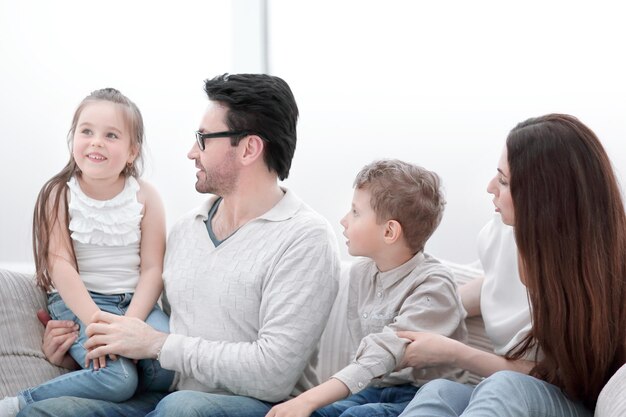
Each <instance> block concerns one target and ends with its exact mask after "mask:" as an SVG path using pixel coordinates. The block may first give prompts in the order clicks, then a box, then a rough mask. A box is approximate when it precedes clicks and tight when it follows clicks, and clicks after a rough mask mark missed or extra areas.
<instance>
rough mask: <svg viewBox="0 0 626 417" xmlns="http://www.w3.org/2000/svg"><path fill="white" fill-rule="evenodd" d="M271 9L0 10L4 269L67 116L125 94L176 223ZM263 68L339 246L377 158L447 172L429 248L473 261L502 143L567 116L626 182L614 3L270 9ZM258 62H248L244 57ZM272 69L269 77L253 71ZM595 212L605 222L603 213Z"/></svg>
mask: <svg viewBox="0 0 626 417" xmlns="http://www.w3.org/2000/svg"><path fill="white" fill-rule="evenodd" d="M259 4H261V5H262V4H263V1H262V0H260V1H259V0H248V1H246V0H237V1H234V2H231V1H228V0H220V1H216V0H213V1H181V2H176V5H175V6H174V5H173V3H171V2H167V3H165V2H163V3H161V2H154V1H147V0H135V1H120V0H114V1H108V2H103V3H96V2H85V1H78V0H72V1H56V2H50V1H45V0H22V1H20V2H14V1H10V0H0V59H1V65H0V145H1V146H2V147H1V148H0V195H1V196H2V197H1V198H2V203H1V206H0V222H1V223H0V232H1V234H0V262H28V261H30V259H31V253H30V251H31V249H30V223H31V221H32V220H31V216H32V207H33V204H34V201H35V198H36V194H37V192H38V191H39V188H40V187H41V185H42V184H43V183H44V182H45V181H46V180H47V179H48V178H50V177H51V176H52V175H53V174H54V173H56V172H58V171H59V170H60V169H61V168H62V166H63V165H64V164H65V163H66V161H67V158H68V150H67V147H66V145H65V139H66V133H67V129H68V128H69V124H70V121H71V118H72V114H73V111H74V109H75V107H76V106H77V105H78V103H79V102H80V100H81V99H82V98H83V97H84V96H86V95H87V94H88V93H89V92H90V91H92V90H94V89H97V88H101V87H107V86H112V87H115V88H118V89H120V90H121V91H122V92H123V93H125V94H126V95H127V96H128V97H130V98H131V99H132V100H133V101H135V102H136V103H137V104H138V106H139V108H140V109H141V111H142V112H143V115H144V119H145V123H146V132H147V142H148V144H149V148H148V161H147V162H148V167H147V170H146V173H145V175H144V177H145V178H146V179H148V180H149V181H151V182H153V183H154V184H155V185H156V186H157V188H158V189H159V190H160V191H161V194H162V197H163V199H164V201H165V205H166V210H167V219H168V227H170V226H171V225H172V224H173V222H174V221H175V220H176V219H177V218H178V217H180V216H181V215H182V214H183V213H184V212H186V211H187V210H189V209H191V208H192V207H193V206H194V205H196V204H197V203H198V202H199V201H200V200H201V199H202V196H200V195H198V194H196V192H195V189H194V186H193V184H194V181H195V177H194V172H195V169H194V167H193V163H192V162H190V161H188V160H187V159H186V153H187V151H188V149H189V148H190V147H191V146H192V145H193V131H194V130H196V128H197V124H198V122H199V119H200V117H201V115H202V112H203V110H204V106H205V103H206V99H205V97H204V93H203V91H202V85H203V84H202V81H203V80H204V79H205V78H209V77H213V76H214V75H217V74H220V73H224V72H247V71H249V72H256V71H260V70H262V68H263V67H262V65H261V64H260V63H259V61H260V59H259V58H258V48H257V47H256V46H255V42H258V41H259V39H261V38H262V36H260V35H259V27H258V25H257V26H255V25H254V24H251V23H250V22H251V20H250V19H254V18H255V17H258V14H259V12H258V7H259ZM268 6H269V8H268V13H267V17H268V44H267V46H268V50H269V60H268V65H269V71H270V73H272V74H275V75H279V76H281V77H282V78H284V79H285V80H286V81H287V82H288V83H289V84H290V85H291V87H292V89H293V91H294V94H295V96H296V100H297V102H298V105H299V107H300V113H301V118H300V122H299V130H298V132H299V139H298V148H297V151H296V156H295V158H294V163H293V167H292V171H291V174H290V178H289V179H288V180H287V181H286V185H287V186H288V187H290V188H292V189H293V190H294V191H295V192H296V193H297V194H298V195H299V196H300V197H301V198H303V199H304V200H305V201H307V202H308V203H309V204H310V205H311V206H312V207H314V208H315V209H316V210H318V211H319V212H320V213H322V214H323V215H324V216H325V217H326V218H327V219H328V220H329V221H330V222H331V224H332V225H333V226H334V227H335V230H336V232H337V236H338V239H339V242H340V247H341V248H342V255H343V256H344V257H347V253H346V251H345V248H344V246H343V238H342V237H341V227H340V226H339V219H340V218H341V217H342V216H343V214H344V213H345V211H347V209H348V207H349V203H350V199H351V194H352V190H351V187H352V181H353V179H354V176H355V174H356V173H357V171H358V170H359V169H360V168H361V167H362V166H363V165H364V164H366V163H368V162H370V161H371V160H373V159H376V158H382V157H393V158H400V159H404V160H408V161H411V162H414V163H417V164H420V165H423V166H425V167H426V168H429V169H431V170H434V171H436V172H438V173H439V174H440V175H441V177H442V179H443V182H444V186H445V189H446V195H447V200H448V205H447V209H446V214H445V215H444V219H443V222H442V224H441V226H440V228H439V230H438V231H437V232H436V234H435V235H434V236H433V238H432V239H431V241H430V243H429V244H428V245H427V250H428V251H429V252H431V253H433V254H435V255H437V256H440V257H442V258H445V259H448V260H451V261H455V262H470V261H472V260H474V259H475V258H476V252H475V238H476V234H477V233H478V231H479V230H480V228H481V227H482V225H483V224H484V223H485V222H486V221H487V220H488V219H489V218H490V217H491V216H492V212H493V208H492V205H491V202H490V196H489V195H488V194H487V193H486V192H485V188H486V183H487V181H488V180H489V179H490V178H491V176H492V175H493V174H494V172H495V166H496V163H497V159H498V157H499V154H500V151H501V149H502V147H503V145H504V140H505V138H506V135H507V133H508V131H509V130H510V129H511V128H512V127H513V126H515V124H517V123H518V122H520V121H522V120H524V119H526V118H528V117H532V116H538V115H541V114H545V113H548V112H564V113H570V114H573V115H575V116H577V117H579V118H580V119H581V120H582V121H583V122H585V123H586V124H588V125H589V126H590V127H591V128H592V129H593V130H594V131H595V132H596V133H597V134H598V136H599V137H600V139H601V140H602V141H603V143H604V144H605V146H606V148H607V151H608V152H609V155H610V157H611V158H612V160H613V163H614V165H615V168H616V170H617V172H618V177H619V178H623V175H624V174H623V171H624V170H625V169H626V168H625V167H626V146H624V144H623V141H624V138H626V82H625V81H624V74H626V58H625V56H626V55H625V52H624V39H626V26H625V25H623V20H624V19H623V14H622V13H621V12H620V10H619V8H618V6H617V2H615V3H609V2H602V1H596V2H572V1H568V2H548V1H541V2H540V1H536V0H532V1H525V2H506V1H474V2H466V1H460V0H459V1H448V2H417V1H409V0H403V1H400V0H399V1H393V2H383V1H367V0H365V1H364V0H358V1H356V0H350V1H337V0H334V1H331V0H317V1H315V2H313V1H310V2H306V1H295V2H294V1H288V0H270V1H269V2H268ZM251 57H252V59H251ZM260 68H261V69H260ZM599 215H601V213H599Z"/></svg>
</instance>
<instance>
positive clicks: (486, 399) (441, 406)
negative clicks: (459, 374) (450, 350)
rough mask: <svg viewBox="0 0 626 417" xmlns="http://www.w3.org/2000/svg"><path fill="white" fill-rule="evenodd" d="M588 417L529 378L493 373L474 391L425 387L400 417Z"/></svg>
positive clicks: (448, 384) (446, 385) (438, 383)
mask: <svg viewBox="0 0 626 417" xmlns="http://www.w3.org/2000/svg"><path fill="white" fill-rule="evenodd" d="M419 416H424V417H444V416H445V417H452V416H454V417H458V416H463V417H470V416H480V417H491V416H493V417H536V416H541V417H591V416H593V411H589V410H588V409H586V408H585V407H584V406H583V405H582V404H581V403H579V402H574V401H571V400H570V399H568V398H567V397H566V396H565V394H564V393H563V392H562V391H561V389H560V388H558V387H556V386H554V385H552V384H548V383H547V382H545V381H542V380H540V379H537V378H534V377H532V376H529V375H525V374H521V373H517V372H512V371H500V372H496V373H495V374H493V375H492V376H490V377H489V378H486V379H484V380H483V381H482V382H481V383H480V384H478V385H477V386H476V387H475V388H474V387H472V386H469V385H462V384H459V383H456V382H452V381H447V380H445V379H438V380H435V381H431V382H429V383H428V384H426V385H424V386H423V387H422V388H421V389H420V390H419V391H418V392H417V395H416V396H415V398H414V399H413V401H411V403H410V404H409V405H408V406H407V407H406V409H405V410H404V412H403V413H402V415H401V417H419Z"/></svg>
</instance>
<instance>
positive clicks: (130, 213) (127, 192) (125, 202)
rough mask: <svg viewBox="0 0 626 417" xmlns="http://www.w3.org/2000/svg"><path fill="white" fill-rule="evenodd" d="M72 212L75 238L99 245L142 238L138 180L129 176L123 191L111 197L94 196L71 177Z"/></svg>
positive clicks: (72, 233) (113, 244)
mask: <svg viewBox="0 0 626 417" xmlns="http://www.w3.org/2000/svg"><path fill="white" fill-rule="evenodd" d="M67 185H68V187H69V189H70V202H69V207H68V209H69V215H70V226H69V228H70V232H71V236H72V239H74V240H77V241H79V242H81V243H87V244H92V245H100V246H126V245H129V244H131V243H135V242H137V241H139V240H140V239H141V229H140V224H141V218H142V217H143V216H142V214H141V210H143V204H141V203H139V202H138V201H137V192H138V191H139V183H138V182H137V180H136V179H135V178H134V177H128V178H127V179H126V183H125V184H124V189H123V190H122V192H121V193H119V194H118V195H116V196H115V197H113V198H112V199H110V200H95V199H93V198H91V197H88V196H87V195H85V193H83V191H82V190H81V189H80V185H79V184H78V180H77V179H76V178H75V177H72V178H71V179H70V180H69V181H68V182H67Z"/></svg>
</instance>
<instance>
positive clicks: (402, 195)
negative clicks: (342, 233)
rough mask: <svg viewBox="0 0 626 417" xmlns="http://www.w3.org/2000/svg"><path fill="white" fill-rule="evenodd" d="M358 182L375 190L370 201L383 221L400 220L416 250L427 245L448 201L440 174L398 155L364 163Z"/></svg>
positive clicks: (360, 187)
mask: <svg viewBox="0 0 626 417" xmlns="http://www.w3.org/2000/svg"><path fill="white" fill-rule="evenodd" d="M354 186H355V187H356V188H358V189H365V190H367V191H369V193H370V194H371V199H370V205H371V206H372V209H373V210H374V212H375V213H376V220H377V222H378V223H379V224H382V223H383V222H386V221H388V220H395V221H397V222H398V223H400V225H401V226H402V231H403V233H404V239H405V240H406V243H407V245H408V246H409V248H410V249H412V250H413V251H414V252H415V253H417V252H419V251H421V250H423V249H424V245H425V244H426V241H427V240H428V238H429V237H430V236H431V235H432V234H433V232H434V231H435V229H437V226H439V223H440V222H441V218H442V216H443V210H444V207H445V204H446V201H445V198H444V196H443V193H442V190H441V188H440V186H441V180H440V179H439V176H438V175H437V174H435V173H434V172H432V171H428V170H426V169H424V168H422V167H419V166H417V165H413V164H409V163H407V162H403V161H400V160H397V159H384V160H380V161H374V162H372V163H370V164H368V165H366V166H364V167H363V168H362V169H361V171H360V172H359V173H358V174H357V176H356V179H355V180H354Z"/></svg>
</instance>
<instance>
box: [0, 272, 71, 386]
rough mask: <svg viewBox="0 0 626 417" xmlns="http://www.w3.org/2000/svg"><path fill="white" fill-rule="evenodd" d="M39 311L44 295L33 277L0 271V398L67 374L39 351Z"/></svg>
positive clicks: (40, 334)
mask: <svg viewBox="0 0 626 417" xmlns="http://www.w3.org/2000/svg"><path fill="white" fill-rule="evenodd" d="M40 308H44V309H45V308H46V296H45V293H44V292H43V291H42V290H40V289H39V288H37V286H36V285H35V281H34V278H33V276H32V274H23V273H18V272H11V271H6V270H3V269H0V398H3V397H4V396H6V395H15V394H17V392H19V391H20V390H21V389H24V388H28V387H31V386H34V385H38V384H40V383H42V382H44V381H47V380H49V379H51V378H54V377H56V376H59V375H61V374H63V373H65V372H66V371H65V370H63V369H61V368H58V367H56V366H54V365H52V364H50V363H49V362H48V361H47V360H46V358H45V356H44V354H43V352H42V351H41V340H42V337H43V332H44V327H43V326H42V325H41V323H39V320H38V319H37V314H36V313H37V310H38V309H40Z"/></svg>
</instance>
